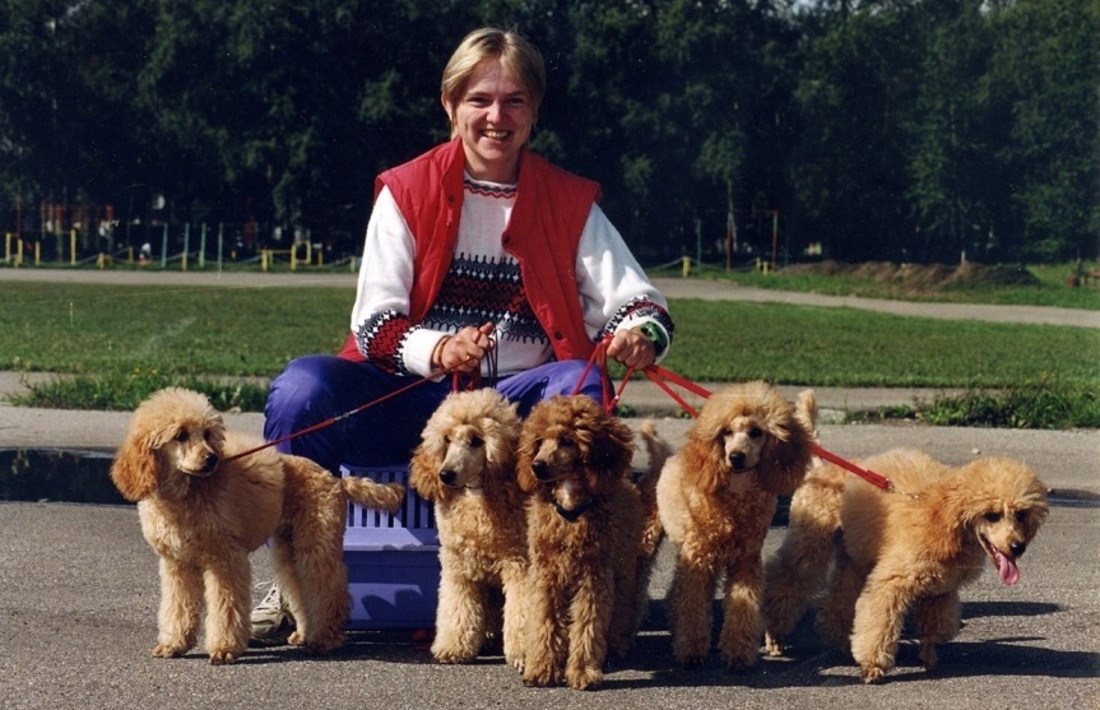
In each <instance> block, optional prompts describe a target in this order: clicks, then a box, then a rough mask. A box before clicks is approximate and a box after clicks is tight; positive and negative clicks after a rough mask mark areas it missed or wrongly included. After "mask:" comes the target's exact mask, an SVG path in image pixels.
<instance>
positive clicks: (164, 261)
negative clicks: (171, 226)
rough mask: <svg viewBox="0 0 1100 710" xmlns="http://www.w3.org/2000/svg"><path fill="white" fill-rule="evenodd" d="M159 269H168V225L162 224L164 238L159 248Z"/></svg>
mask: <svg viewBox="0 0 1100 710" xmlns="http://www.w3.org/2000/svg"><path fill="white" fill-rule="evenodd" d="M160 268H162V269H167V268H168V223H167V222H165V223H164V238H163V239H162V240H161V246H160Z"/></svg>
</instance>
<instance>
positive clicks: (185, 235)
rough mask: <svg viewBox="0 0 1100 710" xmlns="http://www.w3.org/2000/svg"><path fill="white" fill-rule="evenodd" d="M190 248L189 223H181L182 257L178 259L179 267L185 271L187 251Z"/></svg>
mask: <svg viewBox="0 0 1100 710" xmlns="http://www.w3.org/2000/svg"><path fill="white" fill-rule="evenodd" d="M190 250H191V223H190V222H188V223H187V224H185V225H183V257H182V259H181V261H180V268H181V269H182V270H183V271H187V252H188V251H190Z"/></svg>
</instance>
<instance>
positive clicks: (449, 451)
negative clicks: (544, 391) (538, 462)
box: [409, 388, 520, 500]
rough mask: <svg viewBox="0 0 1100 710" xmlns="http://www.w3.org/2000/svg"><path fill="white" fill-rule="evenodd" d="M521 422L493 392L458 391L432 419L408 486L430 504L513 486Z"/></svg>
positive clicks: (481, 390)
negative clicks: (462, 492)
mask: <svg viewBox="0 0 1100 710" xmlns="http://www.w3.org/2000/svg"><path fill="white" fill-rule="evenodd" d="M519 428H520V421H519V416H518V415H517V414H516V405H515V404H513V403H511V402H509V401H508V400H507V399H505V398H504V397H503V396H502V395H501V394H500V393H498V392H497V391H496V390H494V389H492V388H484V389H479V390H473V391H470V392H455V393H452V394H450V395H448V396H447V398H446V399H444V400H443V402H442V403H441V404H440V405H439V408H438V409H436V411H435V413H434V414H432V416H431V418H430V419H429V420H428V423H427V424H426V425H425V427H424V431H423V432H422V433H421V443H420V445H419V446H418V447H417V449H416V452H415V453H414V454H413V459H412V462H411V464H410V476H409V479H410V481H409V482H410V484H411V485H412V486H413V488H414V489H415V490H416V492H417V493H419V494H420V495H421V496H423V497H424V498H425V499H427V500H438V499H439V498H440V497H442V496H443V495H445V494H446V493H447V492H448V491H460V490H464V489H477V488H482V487H483V486H505V485H507V484H509V483H514V480H515V472H514V468H513V462H514V459H515V448H516V440H517V438H518V437H519Z"/></svg>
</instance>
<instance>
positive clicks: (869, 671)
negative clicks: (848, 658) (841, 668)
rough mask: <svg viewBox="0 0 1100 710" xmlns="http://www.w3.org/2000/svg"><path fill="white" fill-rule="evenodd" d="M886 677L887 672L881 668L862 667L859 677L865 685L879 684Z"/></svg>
mask: <svg viewBox="0 0 1100 710" xmlns="http://www.w3.org/2000/svg"><path fill="white" fill-rule="evenodd" d="M885 675H886V670H885V669H884V668H882V667H880V666H861V667H860V669H859V677H860V679H862V680H863V682H864V683H867V684H871V683H877V682H879V681H880V680H882V678H883V676H885Z"/></svg>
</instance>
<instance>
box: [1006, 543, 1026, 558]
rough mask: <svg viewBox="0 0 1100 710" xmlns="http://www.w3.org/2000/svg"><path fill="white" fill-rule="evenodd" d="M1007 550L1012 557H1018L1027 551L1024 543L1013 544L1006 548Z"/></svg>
mask: <svg viewBox="0 0 1100 710" xmlns="http://www.w3.org/2000/svg"><path fill="white" fill-rule="evenodd" d="M1008 549H1009V550H1010V551H1011V552H1012V556H1013V557H1019V556H1020V555H1022V554H1024V550H1026V549H1027V543H1026V542H1014V543H1012V544H1011V545H1009V546H1008Z"/></svg>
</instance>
